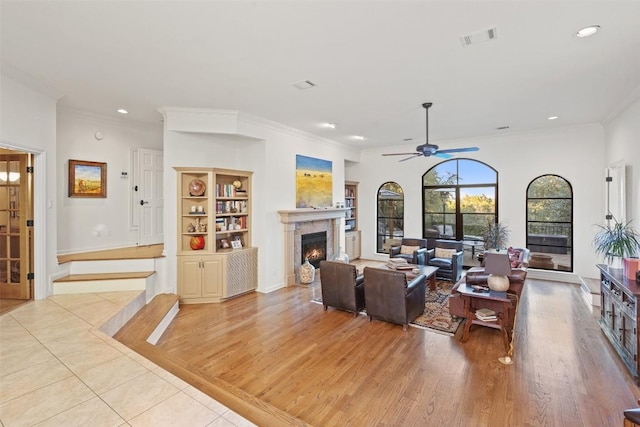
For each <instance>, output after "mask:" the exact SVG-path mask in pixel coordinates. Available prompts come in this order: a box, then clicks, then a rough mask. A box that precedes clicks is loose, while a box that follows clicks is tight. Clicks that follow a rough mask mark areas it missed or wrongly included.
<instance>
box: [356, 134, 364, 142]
mask: <svg viewBox="0 0 640 427" xmlns="http://www.w3.org/2000/svg"><path fill="white" fill-rule="evenodd" d="M353 139H356V140H358V141H364V140H365V139H366V138H365V137H364V136H360V135H353Z"/></svg>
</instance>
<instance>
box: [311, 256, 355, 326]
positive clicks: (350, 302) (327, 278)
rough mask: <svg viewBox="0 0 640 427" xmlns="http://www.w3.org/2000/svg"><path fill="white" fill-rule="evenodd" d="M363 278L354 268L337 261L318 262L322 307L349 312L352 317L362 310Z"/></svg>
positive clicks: (351, 265)
mask: <svg viewBox="0 0 640 427" xmlns="http://www.w3.org/2000/svg"><path fill="white" fill-rule="evenodd" d="M363 281H364V277H363V275H362V274H361V275H359V276H358V272H357V270H356V266H355V265H353V264H345V263H343V262H337V261H320V286H321V288H322V305H323V306H324V309H325V311H326V310H327V307H328V306H331V307H335V308H337V309H340V310H345V311H350V312H352V313H353V316H354V317H356V316H358V313H359V312H360V311H361V310H362V309H363V308H364V285H363Z"/></svg>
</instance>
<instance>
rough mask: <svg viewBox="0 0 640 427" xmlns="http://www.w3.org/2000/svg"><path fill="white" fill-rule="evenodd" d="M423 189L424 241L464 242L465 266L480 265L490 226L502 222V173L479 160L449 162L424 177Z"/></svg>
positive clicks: (436, 167) (436, 166) (435, 167)
mask: <svg viewBox="0 0 640 427" xmlns="http://www.w3.org/2000/svg"><path fill="white" fill-rule="evenodd" d="M422 188H423V193H422V207H423V209H422V211H423V220H422V235H423V237H425V238H438V239H452V240H462V241H463V242H464V249H465V253H464V265H465V266H474V265H479V264H480V262H479V261H478V260H477V258H476V256H477V254H478V253H479V252H481V251H482V250H483V249H484V240H483V237H482V236H483V235H484V230H485V229H486V227H487V222H491V223H495V222H497V220H498V212H497V206H498V172H496V170H495V169H493V168H492V167H491V166H489V165H487V164H485V163H482V162H479V161H477V160H472V159H451V160H446V161H444V162H441V163H438V164H437V165H435V166H434V167H432V168H431V169H429V170H428V171H427V172H426V173H425V174H424V175H423V176H422Z"/></svg>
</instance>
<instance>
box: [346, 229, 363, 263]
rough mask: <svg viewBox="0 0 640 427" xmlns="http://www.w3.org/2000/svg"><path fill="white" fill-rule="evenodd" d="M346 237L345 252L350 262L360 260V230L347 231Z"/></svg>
mask: <svg viewBox="0 0 640 427" xmlns="http://www.w3.org/2000/svg"><path fill="white" fill-rule="evenodd" d="M344 235H345V252H346V253H347V255H349V260H354V259H358V258H360V230H356V231H347V232H346V233H344Z"/></svg>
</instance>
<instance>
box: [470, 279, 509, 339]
mask: <svg viewBox="0 0 640 427" xmlns="http://www.w3.org/2000/svg"><path fill="white" fill-rule="evenodd" d="M458 293H459V294H460V298H461V299H462V301H463V304H464V313H465V317H466V318H467V320H466V321H465V324H464V330H463V332H462V337H461V338H460V341H461V342H465V341H467V340H468V339H469V331H470V330H471V326H472V325H480V326H486V327H488V328H495V329H500V330H501V331H502V337H503V339H504V346H505V349H506V350H507V352H510V346H511V337H512V335H513V327H514V324H515V317H516V309H517V305H518V297H517V296H516V295H513V294H509V293H507V292H494V291H486V292H478V291H476V290H475V289H474V288H472V287H471V286H467V284H466V283H461V284H460V286H458ZM480 308H488V309H491V310H493V311H495V312H496V317H497V319H496V320H495V321H490V322H487V321H483V320H480V319H478V318H477V317H476V310H478V309H480Z"/></svg>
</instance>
